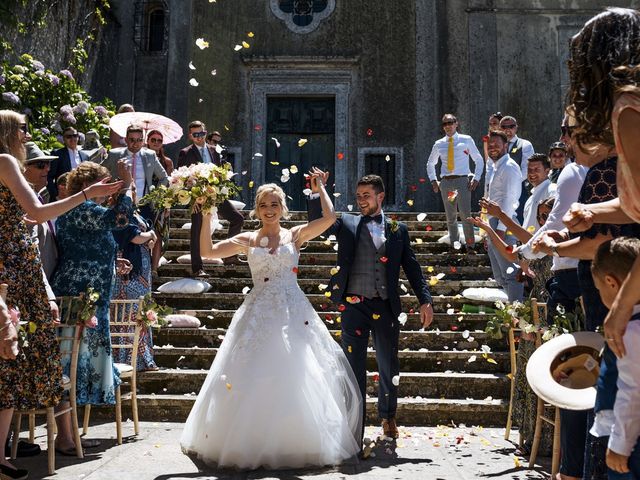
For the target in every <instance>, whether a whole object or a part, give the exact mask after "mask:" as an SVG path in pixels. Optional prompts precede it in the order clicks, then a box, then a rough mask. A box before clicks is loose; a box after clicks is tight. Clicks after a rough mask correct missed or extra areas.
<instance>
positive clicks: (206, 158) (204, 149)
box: [178, 120, 244, 277]
mask: <svg viewBox="0 0 640 480" xmlns="http://www.w3.org/2000/svg"><path fill="white" fill-rule="evenodd" d="M206 138H207V127H206V126H205V124H204V123H203V122H201V121H199V120H194V121H193V122H191V123H190V124H189V140H191V145H189V146H188V147H187V148H184V149H182V150H180V154H179V155H178V167H188V166H189V165H193V164H195V163H214V164H217V165H220V164H222V159H221V157H220V153H218V151H217V150H216V149H215V148H214V147H211V146H209V145H207V142H206ZM218 216H219V217H220V218H222V219H224V220H228V221H229V238H231V237H233V236H235V235H237V234H239V233H240V231H241V230H242V224H243V223H244V217H243V216H242V214H241V213H240V212H238V210H236V208H235V207H234V206H233V204H232V203H231V202H229V200H225V201H224V202H222V203H221V204H220V205H219V206H218ZM201 228H202V213H201V212H194V213H193V214H192V215H191V270H192V272H193V275H194V276H198V277H201V276H206V272H205V271H204V270H203V268H202V267H203V263H202V257H201V256H200V229H201ZM236 261H237V257H229V258H226V259H225V263H235V262H236Z"/></svg>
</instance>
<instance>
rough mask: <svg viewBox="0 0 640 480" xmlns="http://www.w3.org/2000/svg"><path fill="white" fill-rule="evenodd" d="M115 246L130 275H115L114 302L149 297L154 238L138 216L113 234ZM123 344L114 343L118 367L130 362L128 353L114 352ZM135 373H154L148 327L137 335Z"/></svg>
mask: <svg viewBox="0 0 640 480" xmlns="http://www.w3.org/2000/svg"><path fill="white" fill-rule="evenodd" d="M113 237H114V238H115V240H116V242H117V244H118V253H119V256H121V257H122V258H126V259H127V260H129V262H131V266H132V269H131V271H130V272H129V273H126V274H118V275H117V276H116V282H115V285H114V287H113V292H112V293H113V295H112V298H114V299H122V300H134V299H137V298H140V297H144V296H145V295H147V294H148V293H151V251H153V247H154V245H155V243H156V242H157V237H156V234H155V232H154V231H153V230H151V229H150V228H149V227H148V225H147V222H146V221H145V219H144V218H142V217H141V216H140V215H137V214H136V215H135V216H134V219H133V222H131V224H129V225H128V226H127V228H125V229H124V230H118V231H114V232H113ZM136 311H137V308H136ZM117 340H123V338H122V337H116V338H114V339H113V342H114V347H113V348H114V350H115V353H114V357H115V361H116V362H118V363H129V362H130V361H131V353H132V352H131V349H128V348H116V346H115V342H117ZM136 369H137V370H157V369H158V366H157V365H156V363H155V362H154V360H153V337H152V333H151V327H144V328H142V331H141V332H140V341H139V344H138V359H137V365H136Z"/></svg>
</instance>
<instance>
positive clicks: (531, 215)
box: [522, 153, 555, 233]
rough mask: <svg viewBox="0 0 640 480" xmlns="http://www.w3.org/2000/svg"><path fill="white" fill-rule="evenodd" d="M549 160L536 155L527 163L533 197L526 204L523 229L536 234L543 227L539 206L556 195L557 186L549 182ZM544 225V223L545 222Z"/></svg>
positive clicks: (541, 154) (528, 178)
mask: <svg viewBox="0 0 640 480" xmlns="http://www.w3.org/2000/svg"><path fill="white" fill-rule="evenodd" d="M550 166H551V165H550V163H549V158H548V157H547V156H546V155H545V154H544V153H534V154H533V155H531V156H530V157H529V161H528V162H527V180H528V181H529V185H531V196H530V197H529V198H527V202H526V203H525V204H524V210H523V218H524V221H523V222H522V228H524V229H525V230H526V231H528V232H530V233H535V232H537V231H538V229H539V228H540V227H541V225H540V223H539V222H538V205H539V204H540V202H541V201H542V200H544V199H545V198H549V197H550V196H553V195H555V186H552V185H551V181H550V180H549V168H550ZM543 223H544V222H543Z"/></svg>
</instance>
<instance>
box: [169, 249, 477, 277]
mask: <svg viewBox="0 0 640 480" xmlns="http://www.w3.org/2000/svg"><path fill="white" fill-rule="evenodd" d="M438 245H442V244H438ZM444 247H447V246H446V245H444ZM445 250H446V248H444V249H443V250H442V251H439V252H437V253H421V252H418V253H416V259H417V260H418V263H419V264H420V265H422V266H423V268H427V267H428V266H432V265H447V267H446V270H445V273H446V271H447V270H450V268H451V267H459V266H489V255H487V254H484V253H482V254H476V255H467V254H462V253H447V252H445ZM185 253H189V248H188V247H185V249H184V250H167V251H165V252H164V257H165V258H166V259H167V260H171V261H175V260H176V259H177V258H178V257H179V256H181V255H184V254H185ZM336 257H337V255H336V253H335V252H331V253H328V252H303V254H302V255H300V260H299V264H300V265H323V266H335V264H336ZM243 260H246V259H245V258H243ZM213 267H214V266H208V267H207V270H208V269H209V268H213ZM231 267H232V266H231V265H229V266H226V265H225V268H231ZM434 270H435V269H434ZM230 271H232V270H230ZM433 274H434V275H435V273H433Z"/></svg>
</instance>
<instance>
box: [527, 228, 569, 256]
mask: <svg viewBox="0 0 640 480" xmlns="http://www.w3.org/2000/svg"><path fill="white" fill-rule="evenodd" d="M562 241H564V237H563V236H562V234H561V233H560V232H558V231H556V230H547V231H546V232H544V233H543V234H542V235H540V236H539V237H538V238H537V239H536V240H535V241H534V242H533V244H532V245H531V251H532V252H533V253H540V252H542V253H544V254H546V255H553V249H554V248H555V247H556V246H557V245H558V242H562Z"/></svg>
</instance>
